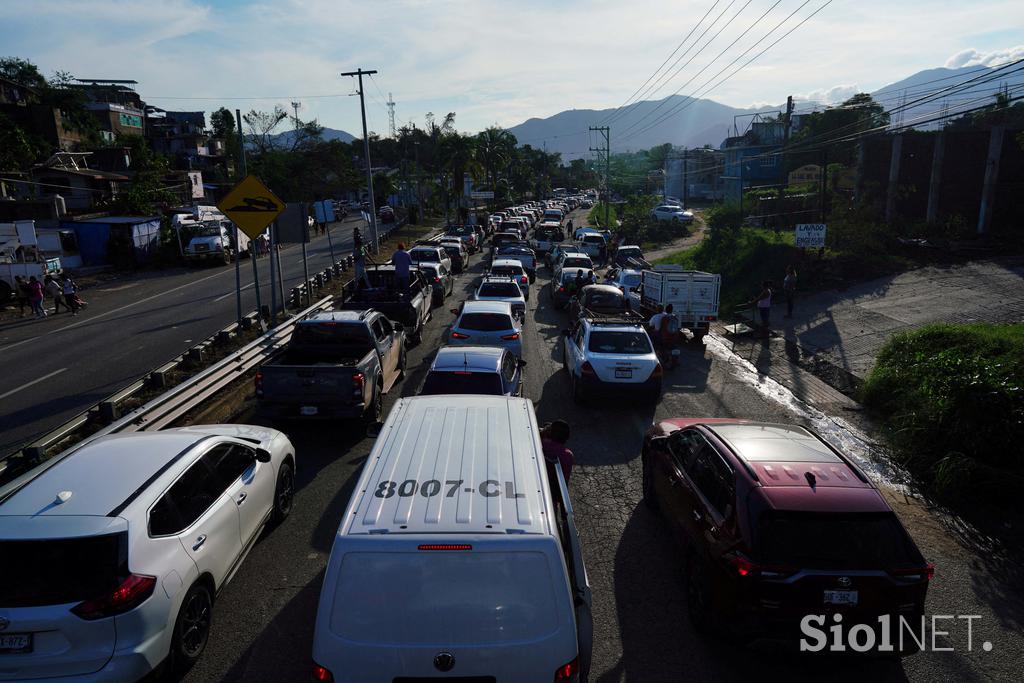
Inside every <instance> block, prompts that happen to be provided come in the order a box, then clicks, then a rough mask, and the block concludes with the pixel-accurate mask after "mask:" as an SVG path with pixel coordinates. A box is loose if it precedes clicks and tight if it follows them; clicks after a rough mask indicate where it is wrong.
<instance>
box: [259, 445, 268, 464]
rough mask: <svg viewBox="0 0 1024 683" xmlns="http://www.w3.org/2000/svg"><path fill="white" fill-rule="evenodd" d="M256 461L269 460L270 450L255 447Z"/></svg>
mask: <svg viewBox="0 0 1024 683" xmlns="http://www.w3.org/2000/svg"><path fill="white" fill-rule="evenodd" d="M256 462H270V451H268V450H267V449H266V448H257V449H256Z"/></svg>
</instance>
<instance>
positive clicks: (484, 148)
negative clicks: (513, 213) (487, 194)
mask: <svg viewBox="0 0 1024 683" xmlns="http://www.w3.org/2000/svg"><path fill="white" fill-rule="evenodd" d="M515 148H516V138H515V136H514V135H512V133H509V132H508V131H507V130H505V129H504V128H499V127H497V126H491V127H490V128H487V129H486V130H484V131H482V132H480V133H478V134H477V136H476V156H477V160H478V161H479V162H480V164H481V165H482V166H483V168H484V171H485V173H486V177H487V183H488V185H489V186H490V188H491V191H492V192H494V193H495V196H497V193H498V172H499V170H500V169H503V168H506V167H507V166H508V162H509V160H510V159H511V157H512V154H513V152H515Z"/></svg>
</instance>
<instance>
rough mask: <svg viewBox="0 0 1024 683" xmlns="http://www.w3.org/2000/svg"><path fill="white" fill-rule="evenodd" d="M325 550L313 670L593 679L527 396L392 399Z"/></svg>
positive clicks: (319, 676) (342, 675)
mask: <svg viewBox="0 0 1024 683" xmlns="http://www.w3.org/2000/svg"><path fill="white" fill-rule="evenodd" d="M380 429H381V431H380V435H379V437H378V439H377V443H376V444H375V445H374V448H373V451H372V452H371V453H370V455H369V458H368V459H367V461H366V465H365V466H364V467H363V471H362V474H361V475H360V477H359V481H358V483H357V484H356V486H355V489H354V492H353V494H352V498H351V499H350V500H349V504H348V508H347V509H346V510H345V515H344V517H343V518H342V521H341V527H340V528H339V529H338V533H337V535H336V536H335V538H334V546H333V548H332V549H331V556H330V559H329V560H328V563H327V572H326V575H325V576H324V582H323V587H322V588H321V591H320V601H319V607H318V609H317V615H316V627H315V631H314V636H313V674H314V678H315V679H316V680H333V681H336V682H341V681H370V680H373V681H427V680H434V679H437V680H442V679H443V680H461V681H494V682H495V683H506V682H509V681H552V680H553V681H577V682H578V681H585V680H587V675H588V673H589V669H590V656H591V649H592V640H593V620H592V616H591V595H590V586H589V582H588V580H587V572H586V569H585V567H584V565H583V557H582V554H581V551H580V543H579V536H578V533H577V531H576V526H575V522H574V518H573V510H572V504H571V502H570V500H569V495H568V488H567V487H566V484H565V479H564V477H563V474H562V471H561V468H560V467H557V466H548V465H547V461H546V460H545V458H544V455H543V452H542V448H541V443H540V436H539V426H538V424H537V418H536V416H535V415H534V411H533V404H532V403H531V402H530V401H529V400H528V399H523V398H514V397H504V396H483V395H473V396H455V395H447V396H418V397H414V398H403V399H400V400H399V401H398V403H396V404H395V407H394V408H393V409H392V410H391V413H390V414H389V415H388V418H387V421H386V422H385V423H384V424H383V425H382V426H381V428H380Z"/></svg>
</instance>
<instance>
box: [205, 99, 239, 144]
mask: <svg viewBox="0 0 1024 683" xmlns="http://www.w3.org/2000/svg"><path fill="white" fill-rule="evenodd" d="M210 128H211V129H212V131H213V137H215V138H224V139H227V137H228V136H229V135H232V134H233V133H234V132H235V115H234V114H232V113H231V110H230V109H228V108H227V107H221V108H220V109H218V110H217V111H215V112H213V113H212V114H210Z"/></svg>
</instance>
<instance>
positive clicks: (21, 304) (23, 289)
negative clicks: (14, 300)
mask: <svg viewBox="0 0 1024 683" xmlns="http://www.w3.org/2000/svg"><path fill="white" fill-rule="evenodd" d="M14 290H15V295H16V296H17V297H18V314H19V315H20V316H21V317H22V318H24V317H25V309H26V308H27V309H28V310H30V311H31V310H32V304H30V303H29V299H30V298H31V297H30V295H31V294H32V290H30V289H29V286H28V281H27V280H26V279H25V278H23V277H22V276H20V275H15V276H14Z"/></svg>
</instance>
